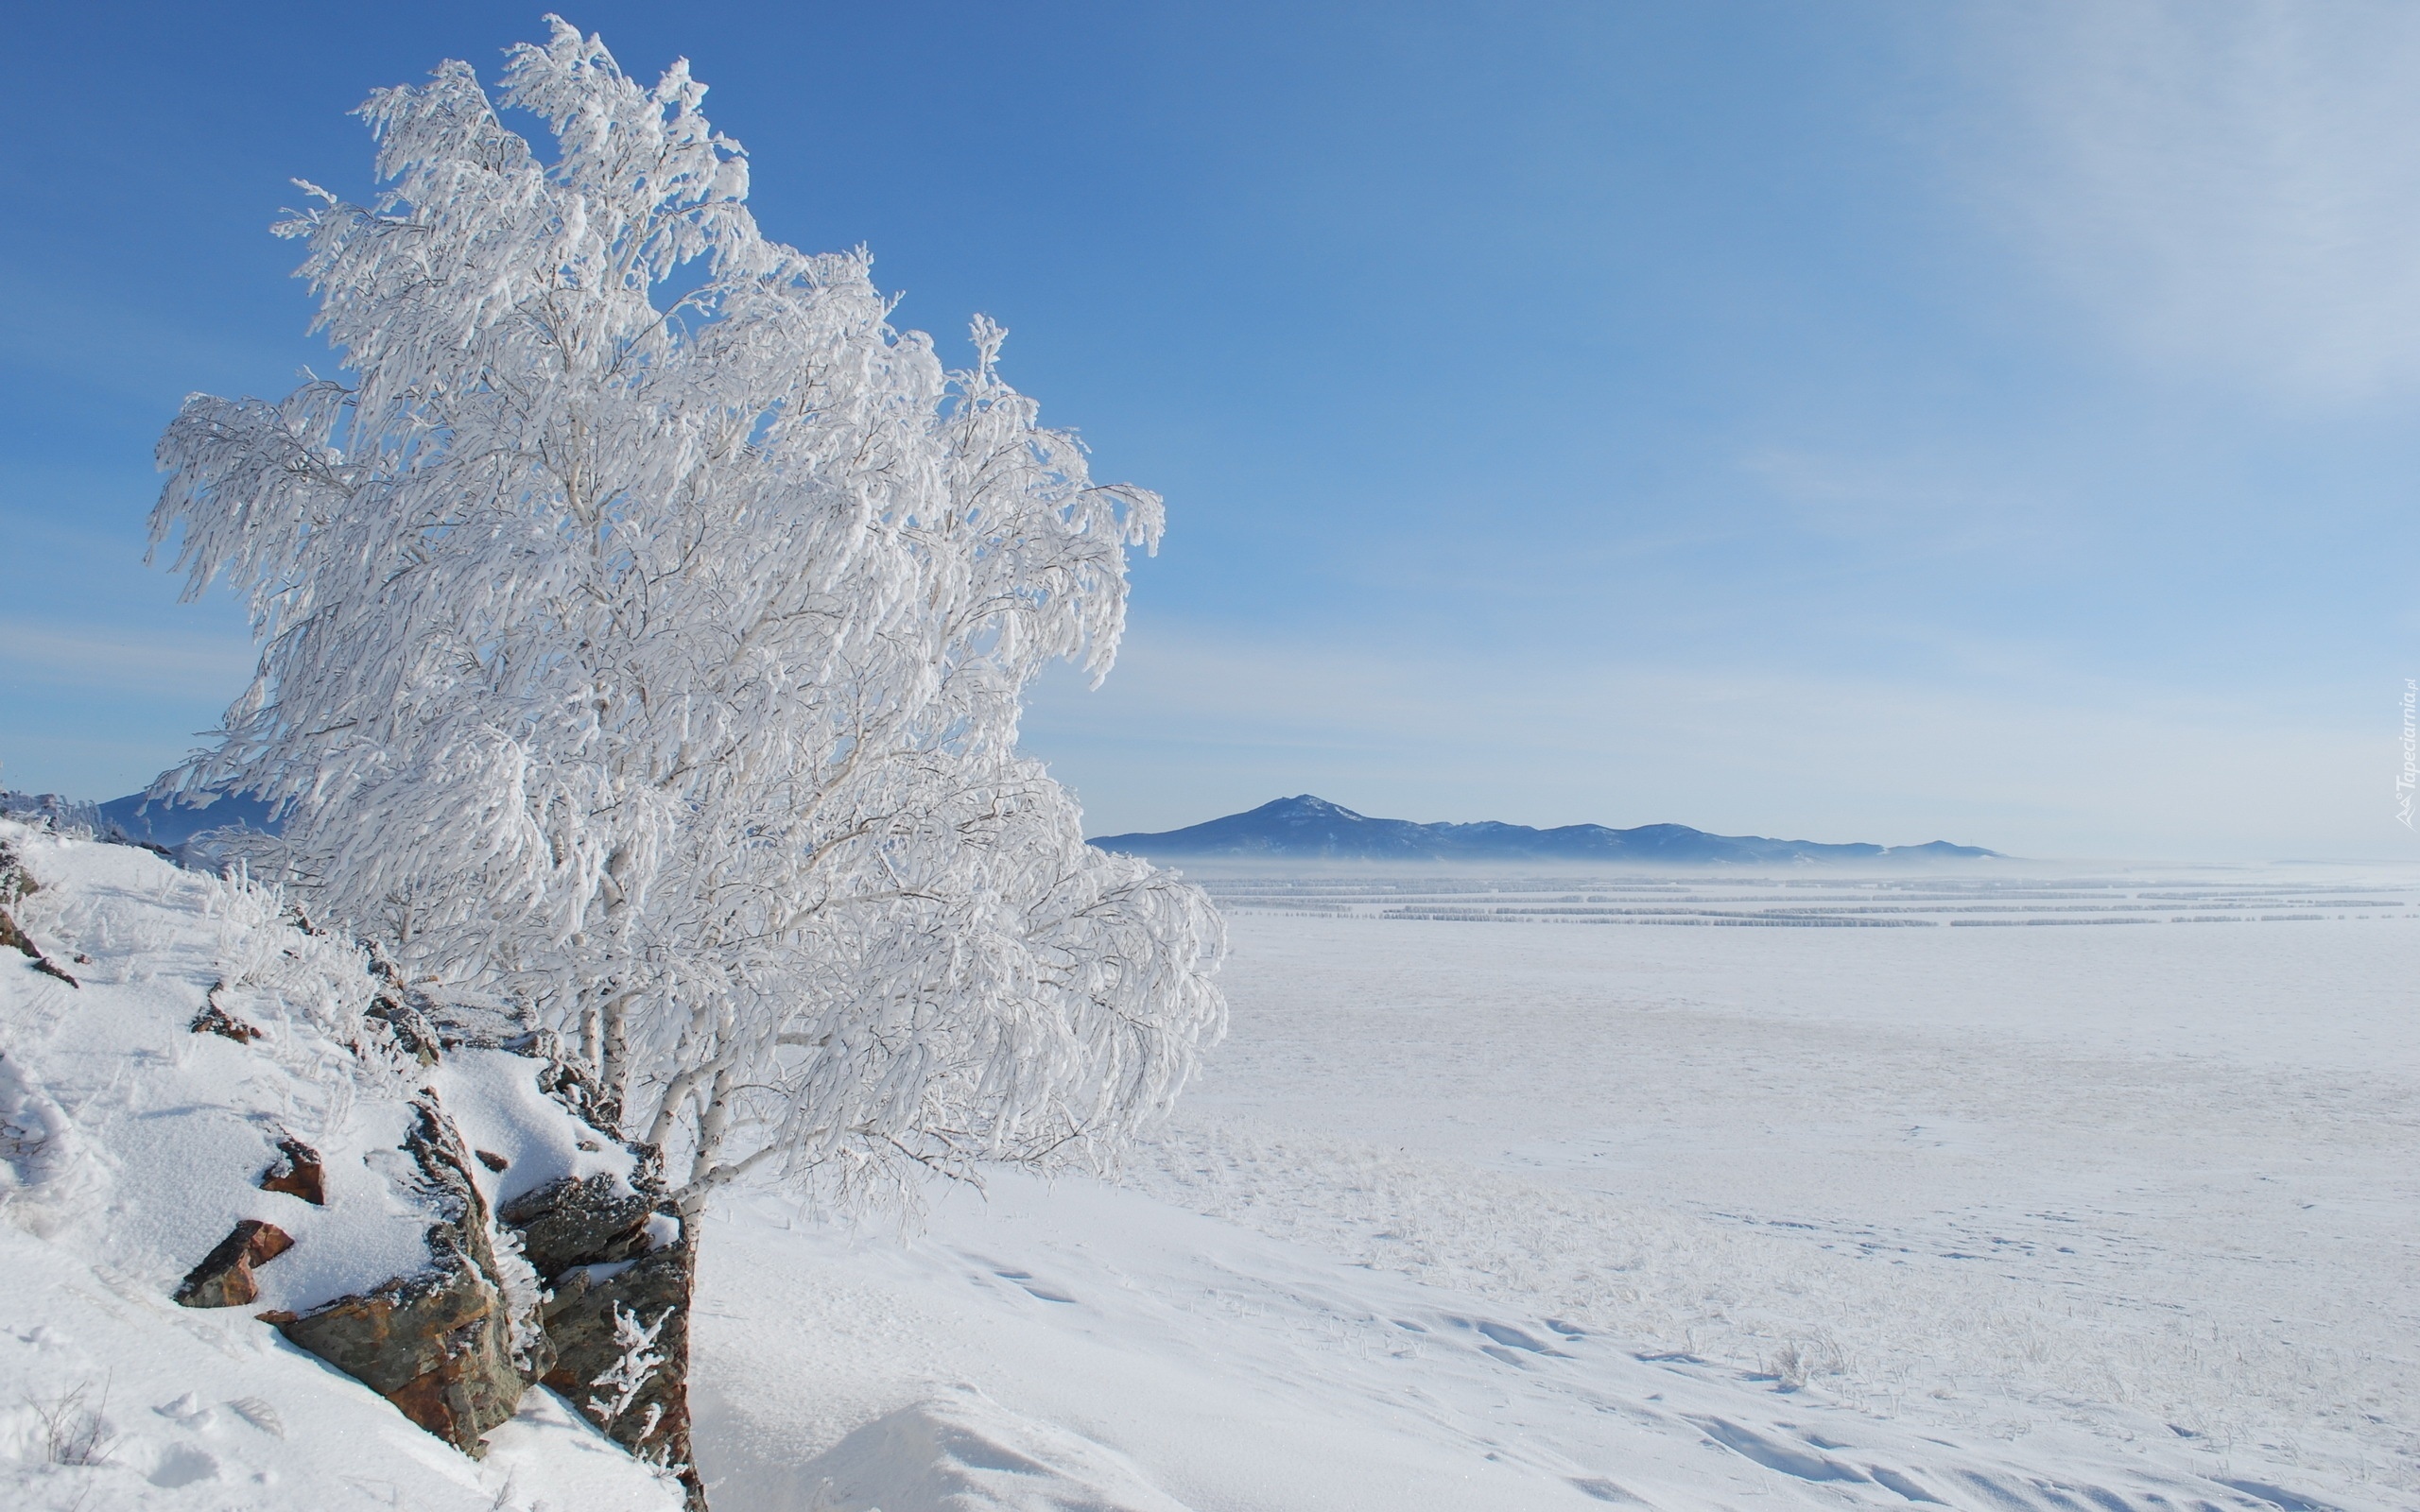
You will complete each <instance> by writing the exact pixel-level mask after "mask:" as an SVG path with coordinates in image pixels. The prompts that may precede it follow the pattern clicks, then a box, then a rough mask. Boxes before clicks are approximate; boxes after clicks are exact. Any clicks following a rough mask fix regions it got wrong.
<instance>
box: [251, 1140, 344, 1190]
mask: <svg viewBox="0 0 2420 1512" xmlns="http://www.w3.org/2000/svg"><path fill="white" fill-rule="evenodd" d="M260 1184H261V1190H262V1191H263V1192H283V1193H285V1194H286V1195H287V1196H289V1197H301V1198H302V1200H303V1201H305V1202H307V1203H309V1204H310V1205H311V1206H313V1207H315V1208H324V1207H326V1206H327V1205H328V1171H327V1167H326V1166H324V1165H322V1164H321V1163H320V1152H319V1151H317V1150H315V1149H313V1148H311V1146H309V1145H308V1144H305V1143H302V1141H301V1140H298V1139H296V1138H294V1137H293V1136H292V1135H286V1136H285V1137H283V1138H281V1139H280V1140H279V1141H278V1142H277V1163H276V1164H275V1165H272V1166H270V1167H269V1168H268V1170H266V1171H263V1172H262V1173H261V1183H260Z"/></svg>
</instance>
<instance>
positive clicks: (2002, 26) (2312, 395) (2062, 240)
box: [1962, 0, 2420, 404]
mask: <svg viewBox="0 0 2420 1512" xmlns="http://www.w3.org/2000/svg"><path fill="white" fill-rule="evenodd" d="M1970 14H1972V15H1974V16H1976V17H1977V18H1978V19H1977V26H1978V31H1977V37H1976V40H1977V42H1978V43H1979V45H1978V46H1977V49H1976V53H1975V58H1976V62H1977V74H1978V79H1979V83H1980V84H1981V86H1982V88H1983V90H1984V91H1985V94H1984V96H1983V97H1984V98H1985V99H1986V100H1987V101H1988V100H1990V99H1991V98H1992V96H1993V95H1994V94H1997V96H1998V101H1997V103H1998V105H1999V106H2000V107H2001V108H2003V110H2004V112H2005V113H2004V114H1996V113H1995V112H1993V111H1991V110H1988V109H1987V110H1986V112H1984V114H1985V115H1986V116H1988V117H1992V118H1993V119H1994V120H1995V121H1996V123H1997V126H1998V127H1999V128H2000V129H1991V128H1986V129H1985V135H1986V137H1988V138H1989V139H1990V140H1989V141H1988V142H1986V143H1984V144H1981V146H1983V150H1984V151H1986V152H1987V153H1988V154H1989V155H1990V161H1986V162H1983V163H1966V164H1964V165H1963V168H1962V171H1963V170H1973V171H1976V172H1977V174H1978V177H1979V178H1980V179H1981V180H1985V181H1988V182H1992V183H1995V184H1997V185H1998V186H1999V192H2000V194H2001V195H2002V197H2003V208H2004V209H2006V210H2008V211H2012V212H2014V216H2015V225H2016V227H2017V229H2018V231H2019V233H2020V234H2021V235H2024V236H2026V237H2027V238H2029V239H2030V240H2031V243H2032V244H2033V246H2034V247H2035V248H2036V249H2038V250H2039V252H2040V253H2041V254H2042V255H2043V256H2045V257H2046V258H2047V259H2048V262H2049V263H2050V265H2051V266H2053V267H2055V268H2056V270H2057V271H2058V273H2059V274H2060V275H2061V276H2062V277H2063V279H2064V280H2065V281H2066V283H2067V284H2068V286H2070V287H2071V288H2072V289H2073V290H2074V291H2075V292H2076V293H2077V294H2078V295H2080V296H2081V298H2082V299H2083V301H2084V302H2085V303H2086V305H2087V306H2088V307H2089V309H2090V311H2091V314H2092V316H2093V317H2094V318H2095V319H2096V321H2098V322H2100V323H2103V324H2104V325H2105V326H2106V328H2107V329H2108V330H2109V331H2110V332H2111V333H2112V334H2114V335H2118V336H2119V337H2120V338H2122V339H2123V340H2124V341H2126V342H2127V343H2128V344H2129V345H2131V346H2132V347H2133V349H2134V350H2135V352H2136V354H2137V355H2138V356H2140V357H2143V358H2147V359H2149V360H2151V361H2152V362H2154V363H2156V364H2160V365H2162V366H2166V367H2171V368H2179V369H2196V370H2200V371H2203V372H2205V373H2209V374H2212V375H2214V376H2220V377H2222V378H2224V379H2226V380H2228V381H2230V382H2232V383H2235V384H2238V385H2241V386H2244V387H2249V388H2251V389H2252V390H2254V391H2256V392H2258V393H2262V394H2264V395H2274V396H2281V397H2292V398H2294V399H2297V400H2300V401H2305V402H2312V403H2319V404H2327V403H2334V402H2341V401H2344V400H2348V399H2352V400H2359V399H2366V398H2370V397H2373V396H2375V395H2377V394H2378V393H2379V392H2381V391H2383V390H2390V389H2399V388H2402V387H2406V386H2409V385H2411V384H2412V383H2413V382H2414V381H2415V380H2416V379H2420V193H2415V187H2420V88H2415V80H2420V8H2415V7H2412V6H2411V5H2408V4H2401V3H2393V0H2389V3H2380V0H2331V3H2329V4H2326V5H2310V4H2302V3H2279V0H2258V3H2254V0H2091V3H2088V4H2082V3H2076V4H2070V3H2056V4H2044V5H2026V6H2022V7H2016V8H2006V9H1997V10H1982V11H1977V12H1971V13H1970Z"/></svg>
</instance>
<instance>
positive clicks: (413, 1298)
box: [274, 1092, 554, 1454]
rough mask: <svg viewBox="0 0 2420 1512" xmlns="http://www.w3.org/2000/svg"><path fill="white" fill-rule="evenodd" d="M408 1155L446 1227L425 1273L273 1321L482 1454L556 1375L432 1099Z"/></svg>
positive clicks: (437, 1230)
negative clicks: (537, 1386)
mask: <svg viewBox="0 0 2420 1512" xmlns="http://www.w3.org/2000/svg"><path fill="white" fill-rule="evenodd" d="M404 1148H405V1150H406V1152H407V1153H409V1154H410V1156H411V1157H412V1160H413V1162H414V1163H415V1164H416V1165H418V1166H419V1168H420V1172H421V1176H422V1184H423V1194H424V1195H425V1196H427V1197H428V1198H429V1199H431V1206H432V1207H433V1208H434V1210H435V1211H436V1212H437V1213H438V1215H439V1222H437V1223H436V1224H434V1225H432V1226H431V1227H430V1229H429V1230H428V1253H429V1260H430V1263H429V1265H428V1267H427V1268H426V1269H425V1270H422V1271H419V1272H415V1273H414V1274H412V1275H409V1276H397V1277H393V1278H391V1279H389V1280H387V1281H385V1282H382V1283H381V1284H380V1285H378V1286H376V1287H374V1288H372V1290H371V1291H370V1292H368V1293H367V1294H363V1295H357V1296H352V1297H338V1298H337V1299H336V1300H335V1301H333V1302H329V1303H327V1304H326V1305H324V1306H322V1307H318V1308H314V1309H313V1310H312V1311H310V1312H309V1313H306V1314H302V1316H300V1317H279V1318H277V1319H275V1320H274V1321H275V1322H276V1323H277V1325H278V1327H279V1329H280V1331H281V1332H284V1333H285V1336H286V1338H288V1339H289V1340H291V1341H293V1343H294V1344H295V1345H296V1346H297V1347H298V1348H301V1349H306V1350H308V1351H310V1352H311V1353H313V1354H315V1355H318V1356H319V1357H320V1359H322V1360H325V1361H326V1362H328V1364H330V1365H332V1366H336V1367H337V1369H339V1370H342V1371H344V1372H345V1373H346V1374H347V1375H350V1376H353V1377H354V1378H356V1379H358V1380H359V1381H361V1382H362V1383H364V1384H366V1385H368V1386H369V1387H370V1389H371V1390H372V1391H375V1392H377V1393H378V1394H379V1395H380V1396H382V1397H385V1398H386V1399H387V1400H389V1401H391V1402H393V1403H394V1404H395V1406H396V1409H397V1410H398V1411H400V1412H402V1413H403V1415H404V1416H405V1417H408V1418H410V1419H411V1420H412V1421H413V1422H416V1423H418V1424H420V1426H422V1427H423V1428H425V1429H427V1430H428V1431H429V1432H430V1433H432V1434H435V1435H437V1436H438V1437H440V1438H442V1439H444V1440H445V1441H446V1442H448V1443H450V1444H452V1445H453V1446H454V1447H455V1448H457V1449H459V1450H461V1451H462V1452H464V1453H468V1454H476V1453H478V1452H479V1451H480V1444H479V1440H480V1438H481V1437H482V1436H483V1435H486V1433H487V1432H488V1431H489V1430H490V1429H492V1428H494V1427H495V1426H497V1425H498V1424H500V1423H502V1422H504V1421H506V1420H507V1419H509V1418H510V1417H511V1416H512V1414H513V1412H514V1411H515V1410H516V1409H517V1408H519V1406H520V1405H521V1395H522V1393H523V1392H524V1391H526V1390H527V1388H528V1385H529V1383H530V1382H532V1381H534V1380H536V1379H538V1378H540V1377H542V1376H544V1374H545V1373H546V1371H547V1370H548V1369H549V1368H550V1367H551V1366H552V1365H553V1363H554V1356H553V1351H552V1350H551V1349H548V1348H546V1345H545V1335H544V1332H543V1330H542V1329H541V1328H539V1327H538V1326H537V1320H536V1319H535V1318H531V1317H521V1318H516V1317H515V1316H514V1315H513V1309H512V1306H511V1304H510V1301H509V1299H508V1298H509V1297H510V1295H511V1292H512V1290H513V1288H511V1287H510V1285H508V1278H507V1277H506V1276H505V1275H504V1273H503V1270H502V1268H501V1267H500V1265H499V1263H498V1262H497V1257H496V1253H495V1247H494V1245H493V1241H492V1240H491V1239H490V1237H489V1234H490V1231H491V1215H490V1214H489V1212H488V1206H487V1199H486V1198H485V1197H483V1196H482V1195H480V1194H479V1187H478V1183H477V1182H476V1181H475V1180H474V1179H472V1177H471V1157H470V1154H469V1152H468V1151H466V1150H465V1149H464V1148H463V1146H462V1141H461V1139H460V1137H459V1136H458V1135H457V1134H456V1133H455V1131H454V1125H452V1124H451V1123H450V1122H448V1121H447V1120H446V1118H445V1116H444V1113H443V1111H442V1109H441V1108H439V1106H438V1102H437V1097H436V1094H435V1093H433V1092H423V1093H422V1094H421V1095H420V1097H419V1098H418V1099H417V1102H416V1108H415V1118H414V1120H413V1125H412V1130H411V1133H410V1134H409V1135H408V1136H407V1137H406V1140H405V1143H404Z"/></svg>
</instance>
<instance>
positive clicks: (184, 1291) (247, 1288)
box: [177, 1218, 294, 1307]
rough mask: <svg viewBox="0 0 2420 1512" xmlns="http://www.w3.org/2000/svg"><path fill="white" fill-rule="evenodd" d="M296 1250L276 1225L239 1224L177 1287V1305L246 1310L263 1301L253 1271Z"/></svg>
mask: <svg viewBox="0 0 2420 1512" xmlns="http://www.w3.org/2000/svg"><path fill="white" fill-rule="evenodd" d="M293 1247H294V1241H293V1239H291V1238H290V1237H288V1236H287V1234H286V1232H285V1229H280V1228H279V1227H278V1226H277V1225H275V1224H273V1223H263V1222H261V1221H260V1220H259V1219H257V1218H247V1219H245V1220H244V1221H243V1222H241V1223H239V1224H237V1225H236V1226H235V1228H234V1229H233V1231H232V1232H231V1233H229V1234H228V1235H227V1237H226V1238H224V1239H221V1240H220V1241H218V1247H217V1248H216V1249H214V1250H212V1251H211V1252H210V1253H209V1254H207V1255H204V1256H203V1257H202V1259H201V1263H200V1264H199V1265H196V1266H195V1267H194V1268H193V1269H192V1270H190V1271H188V1272H186V1274H185V1279H184V1280H183V1281H182V1282H181V1283H180V1284H179V1285H178V1287H177V1301H178V1302H179V1304H181V1305H182V1306H185V1307H242V1306H243V1305H244V1304H245V1303H247V1302H252V1301H257V1300H259V1298H260V1295H261V1288H260V1283H259V1282H258V1281H257V1280H253V1279H252V1268H253V1267H254V1266H256V1265H266V1264H268V1263H269V1262H270V1261H272V1260H275V1259H276V1258H277V1257H278V1256H280V1255H283V1254H285V1252H286V1251H287V1250H289V1249H291V1248H293Z"/></svg>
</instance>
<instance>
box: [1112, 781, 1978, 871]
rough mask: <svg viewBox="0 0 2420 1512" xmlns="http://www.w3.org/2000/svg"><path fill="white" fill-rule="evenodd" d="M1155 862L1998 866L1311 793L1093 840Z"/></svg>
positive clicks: (1933, 853)
mask: <svg viewBox="0 0 2420 1512" xmlns="http://www.w3.org/2000/svg"><path fill="white" fill-rule="evenodd" d="M1092 844H1094V845H1096V846H1098V847H1099V848H1100V849H1101V850H1104V851H1124V852H1126V853H1127V854H1129V855H1139V856H1145V857H1149V858H1150V859H1151V860H1155V861H1157V860H1164V859H1165V860H1180V859H1193V860H1200V859H1207V858H1213V857H1234V858H1236V859H1251V858H1255V857H1269V858H1271V859H1284V860H1289V861H1292V860H1305V861H1608V862H1629V863H1683V864H1687V865H1703V864H1707V863H1732V864H1739V863H1749V864H1755V865H1771V864H1772V863H1775V862H1792V861H1953V860H1975V859H1979V858H1984V857H1996V856H1997V855H1998V854H1999V852H1998V851H1986V850H1984V849H1983V848H1981V847H1980V846H1972V845H1951V844H1949V843H1948V842H1947V841H1945V840H1935V841H1933V842H1931V843H1930V844H1928V845H1899V846H1886V845H1863V844H1858V845H1824V844H1821V843H1819V842H1816V841H1813V840H1769V839H1767V838H1765V837H1764V836H1763V835H1756V834H1708V833H1705V832H1704V831H1703V830H1692V829H1690V828H1689V827H1688V826H1687V825H1685V824H1642V825H1640V826H1638V827H1637V828H1636V829H1634V830H1611V829H1607V828H1606V827H1605V826H1603V825H1601V824H1566V825H1563V826H1560V827H1559V828H1556V829H1551V830H1538V829H1532V828H1530V826H1529V825H1526V824H1499V823H1496V822H1495V821H1493V820H1488V821H1482V822H1480V823H1477V824H1415V823H1413V822H1412V821H1411V820H1409V819H1374V818H1372V817H1370V816H1368V815H1366V814H1356V813H1354V812H1353V811H1352V810H1351V809H1348V808H1345V807H1343V806H1342V805H1340V804H1336V803H1331V802H1329V801H1328V800H1327V799H1323V798H1314V797H1312V796H1311V795H1310V794H1308V793H1304V794H1301V795H1299V796H1297V797H1294V798H1281V799H1276V800H1275V801H1274V802H1270V803H1263V804H1262V805H1261V806H1260V807H1258V808H1256V809H1251V810H1248V811H1246V812H1245V813H1242V814H1230V815H1228V816H1226V817H1224V818H1219V819H1211V820H1209V821H1207V822H1205V823H1201V824H1196V825H1191V826H1188V827H1187V828H1185V829H1182V830H1169V831H1167V832H1165V833H1159V834H1104V835H1100V836H1098V838H1096V839H1094V840H1093V841H1092Z"/></svg>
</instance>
